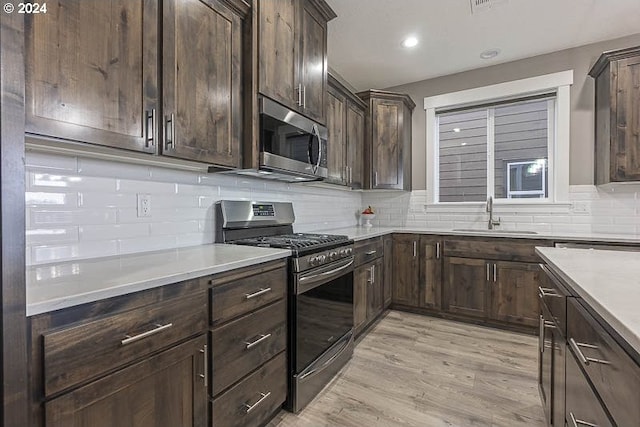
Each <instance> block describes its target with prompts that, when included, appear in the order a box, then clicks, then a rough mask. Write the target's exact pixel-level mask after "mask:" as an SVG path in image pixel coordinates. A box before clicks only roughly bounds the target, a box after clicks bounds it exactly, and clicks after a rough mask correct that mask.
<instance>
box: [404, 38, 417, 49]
mask: <svg viewBox="0 0 640 427" xmlns="http://www.w3.org/2000/svg"><path fill="white" fill-rule="evenodd" d="M417 45H418V39H417V38H416V37H414V36H409V37H407V38H406V39H404V40H402V47H416V46H417Z"/></svg>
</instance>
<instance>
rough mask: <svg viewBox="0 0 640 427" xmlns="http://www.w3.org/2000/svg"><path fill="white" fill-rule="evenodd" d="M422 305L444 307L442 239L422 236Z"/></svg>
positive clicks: (431, 307)
mask: <svg viewBox="0 0 640 427" xmlns="http://www.w3.org/2000/svg"><path fill="white" fill-rule="evenodd" d="M420 259H421V262H422V265H421V266H420V307H424V308H430V309H434V310H439V309H440V308H441V307H442V239H441V238H440V237H431V236H422V237H420Z"/></svg>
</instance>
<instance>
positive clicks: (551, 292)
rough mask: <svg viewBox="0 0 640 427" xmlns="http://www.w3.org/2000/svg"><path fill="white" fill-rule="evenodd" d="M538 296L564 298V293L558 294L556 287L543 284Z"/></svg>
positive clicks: (539, 287)
mask: <svg viewBox="0 0 640 427" xmlns="http://www.w3.org/2000/svg"><path fill="white" fill-rule="evenodd" d="M538 296H539V297H540V298H544V297H553V298H562V295H559V294H557V293H556V290H555V289H552V288H543V287H542V286H538Z"/></svg>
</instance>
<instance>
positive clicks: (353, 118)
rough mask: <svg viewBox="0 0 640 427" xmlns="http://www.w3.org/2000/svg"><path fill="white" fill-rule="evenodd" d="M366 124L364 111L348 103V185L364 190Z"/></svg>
mask: <svg viewBox="0 0 640 427" xmlns="http://www.w3.org/2000/svg"><path fill="white" fill-rule="evenodd" d="M364 123H365V118H364V110H363V109H362V108H361V107H360V106H358V105H356V104H355V103H353V102H350V101H347V124H346V126H347V132H346V144H347V160H346V164H347V166H348V167H349V168H350V170H349V178H348V183H349V185H350V186H351V188H363V187H362V186H363V182H364V181H363V178H364V169H363V164H362V162H363V153H364V126H365V125H364Z"/></svg>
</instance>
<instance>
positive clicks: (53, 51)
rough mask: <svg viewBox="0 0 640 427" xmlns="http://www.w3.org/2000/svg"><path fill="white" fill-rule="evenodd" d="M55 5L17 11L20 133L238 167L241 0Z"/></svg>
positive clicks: (243, 10)
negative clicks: (21, 24) (21, 40)
mask: <svg viewBox="0 0 640 427" xmlns="http://www.w3.org/2000/svg"><path fill="white" fill-rule="evenodd" d="M58 5H59V7H55V8H53V7H52V8H50V13H47V14H40V15H38V14H34V15H25V19H26V28H27V31H26V32H25V45H26V58H25V62H26V74H25V78H26V79H25V83H26V103H25V104H26V105H27V106H28V107H27V110H26V132H27V134H28V136H30V137H33V138H35V141H38V140H39V139H40V138H42V137H44V138H53V140H51V141H50V142H56V143H59V144H62V143H63V142H64V141H75V142H81V143H90V144H98V145H102V146H108V147H115V148H125V149H128V150H134V151H141V152H147V153H155V154H162V155H166V156H171V157H176V158H180V159H184V160H192V161H198V162H202V163H209V164H215V165H220V166H224V167H231V168H233V167H239V166H240V164H241V152H240V147H241V143H242V136H243V128H242V126H243V123H242V120H243V117H242V114H243V113H242V102H241V99H240V98H241V96H242V87H241V83H242V82H241V77H242V66H243V61H242V52H243V46H242V43H243V36H242V24H243V20H244V18H245V16H246V14H247V13H248V12H249V10H250V8H249V5H248V4H247V3H246V2H244V1H243V0H198V1H192V2H182V1H175V0H164V1H160V2H159V1H131V2H121V1H115V0H105V1H101V2H72V1H67V0H61V1H60V2H58ZM159 23H160V24H159ZM122 29H126V31H124V30H122ZM159 30H160V31H159ZM114 34H116V35H117V37H114V36H113V35H114ZM158 64H159V65H160V66H158ZM160 82H162V84H160ZM212 99H215V100H216V102H211V100H212ZM161 101H162V103H161Z"/></svg>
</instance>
